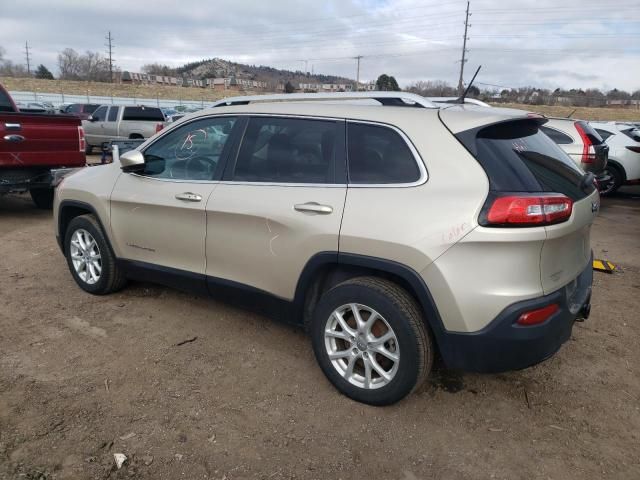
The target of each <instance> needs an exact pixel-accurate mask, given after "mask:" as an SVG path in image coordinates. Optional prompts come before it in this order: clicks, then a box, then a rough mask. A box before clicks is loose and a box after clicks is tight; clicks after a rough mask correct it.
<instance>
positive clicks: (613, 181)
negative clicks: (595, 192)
mask: <svg viewBox="0 0 640 480" xmlns="http://www.w3.org/2000/svg"><path fill="white" fill-rule="evenodd" d="M607 171H608V172H609V175H610V176H611V178H610V179H609V180H608V181H607V182H605V183H604V184H603V185H602V187H603V188H602V190H601V191H600V194H601V195H611V194H612V193H615V192H616V190H618V189H619V188H620V187H621V186H622V183H623V182H624V175H623V173H622V171H621V170H620V169H619V168H618V167H616V166H615V165H610V166H608V167H607Z"/></svg>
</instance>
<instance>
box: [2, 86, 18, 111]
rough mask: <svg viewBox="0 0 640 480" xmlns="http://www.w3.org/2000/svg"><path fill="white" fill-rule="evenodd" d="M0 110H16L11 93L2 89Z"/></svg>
mask: <svg viewBox="0 0 640 480" xmlns="http://www.w3.org/2000/svg"><path fill="white" fill-rule="evenodd" d="M0 112H15V108H13V105H12V104H11V99H9V95H7V94H6V93H4V92H3V91H2V90H0Z"/></svg>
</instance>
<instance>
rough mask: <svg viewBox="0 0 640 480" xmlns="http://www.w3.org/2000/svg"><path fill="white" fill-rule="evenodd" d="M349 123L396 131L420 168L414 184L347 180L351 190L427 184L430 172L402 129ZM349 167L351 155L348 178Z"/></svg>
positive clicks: (365, 122) (387, 125) (384, 125)
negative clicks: (352, 181) (353, 181)
mask: <svg viewBox="0 0 640 480" xmlns="http://www.w3.org/2000/svg"><path fill="white" fill-rule="evenodd" d="M349 123H357V124H364V125H375V126H378V127H385V128H390V129H391V130H394V131H395V132H396V133H397V134H398V135H400V138H402V139H403V141H404V143H405V144H406V145H407V147H409V151H410V152H411V154H412V155H413V159H414V161H415V162H416V164H417V166H418V170H419V171H420V177H419V178H418V180H416V181H414V182H405V183H351V182H349V181H348V180H347V184H348V186H349V188H409V187H417V186H420V185H423V184H425V183H426V182H427V180H429V172H428V171H427V167H426V165H425V164H424V160H422V157H421V156H420V154H419V153H418V150H417V149H416V147H415V145H414V144H413V142H411V140H410V139H409V137H408V136H407V134H406V133H404V132H403V131H402V130H401V129H400V128H398V127H396V126H395V125H391V124H389V123H383V122H373V121H368V120H350V119H347V124H349ZM348 151H349V138H348V137H347V152H348ZM348 167H349V155H348V153H347V176H348Z"/></svg>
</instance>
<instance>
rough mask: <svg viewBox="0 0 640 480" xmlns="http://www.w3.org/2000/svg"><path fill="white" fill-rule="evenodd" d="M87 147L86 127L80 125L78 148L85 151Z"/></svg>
mask: <svg viewBox="0 0 640 480" xmlns="http://www.w3.org/2000/svg"><path fill="white" fill-rule="evenodd" d="M86 149H87V140H86V139H85V138H84V128H82V127H78V150H79V151H80V152H82V153H84V152H85V151H86Z"/></svg>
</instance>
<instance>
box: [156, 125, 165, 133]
mask: <svg viewBox="0 0 640 480" xmlns="http://www.w3.org/2000/svg"><path fill="white" fill-rule="evenodd" d="M163 128H164V124H163V123H156V133H158V132H159V131H160V130H162V129H163Z"/></svg>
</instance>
